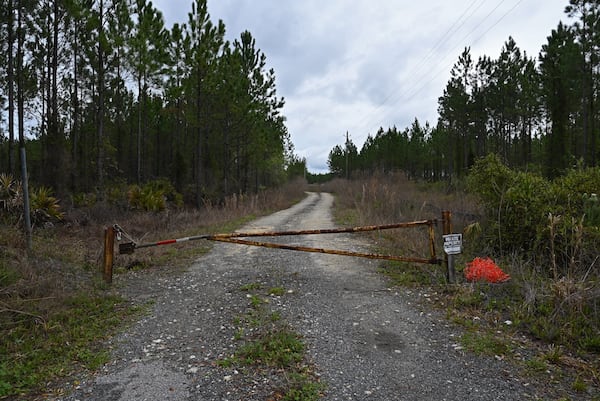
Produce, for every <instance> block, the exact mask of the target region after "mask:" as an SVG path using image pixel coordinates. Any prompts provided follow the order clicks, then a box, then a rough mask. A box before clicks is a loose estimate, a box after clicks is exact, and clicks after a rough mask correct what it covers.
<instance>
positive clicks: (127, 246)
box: [115, 220, 441, 264]
mask: <svg viewBox="0 0 600 401" xmlns="http://www.w3.org/2000/svg"><path fill="white" fill-rule="evenodd" d="M436 223H437V220H420V221H413V222H405V223H394V224H383V225H370V226H360V227H349V228H326V229H312V230H295V231H265V232H234V233H224V234H203V235H196V236H191V237H184V238H178V239H169V240H163V241H157V242H151V243H142V244H136V243H135V242H130V243H124V244H120V245H119V251H120V253H122V254H123V253H133V251H134V250H135V249H137V248H148V247H153V246H160V245H168V244H174V243H178V242H184V241H193V240H199V239H206V240H209V241H218V242H229V243H235V244H242V245H250V246H260V247H265V248H275V249H287V250H293V251H302V252H314V253H325V254H333V255H344V256H355V257H363V258H369V259H385V260H394V261H400V262H410V263H425V264H440V263H441V260H440V259H438V258H437V257H436V254H435V240H434V237H435V233H434V225H435V224H436ZM418 226H429V251H430V258H429V259H426V258H418V257H408V256H396V255H383V254H373V253H363V252H354V251H346V250H336V249H323V248H312V247H305V246H299V245H285V244H277V243H271V242H259V241H251V240H247V239H243V238H248V237H280V236H294V235H316V234H338V233H356V232H367V231H379V230H390V229H395V228H411V227H418ZM115 229H116V230H117V231H121V232H122V229H121V228H120V227H118V226H117V225H115Z"/></svg>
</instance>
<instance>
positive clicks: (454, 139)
mask: <svg viewBox="0 0 600 401" xmlns="http://www.w3.org/2000/svg"><path fill="white" fill-rule="evenodd" d="M565 13H566V14H567V15H568V17H570V18H571V19H572V20H573V21H574V22H573V23H572V24H571V25H566V24H563V23H562V22H560V23H559V24H558V26H557V28H556V29H554V30H552V32H551V34H550V35H549V36H548V37H547V43H545V44H544V45H543V46H542V49H541V51H540V53H539V56H538V58H537V59H536V58H532V57H530V56H529V55H527V54H526V53H525V52H522V51H521V50H520V49H519V47H518V45H517V43H516V42H515V40H514V39H513V38H512V37H509V38H508V40H507V41H506V42H505V44H504V46H503V47H502V49H501V52H500V55H499V56H498V58H496V59H493V58H491V57H489V56H485V55H484V56H481V57H479V58H478V59H477V61H475V60H474V59H473V55H472V54H471V50H470V48H468V47H467V48H465V49H464V51H463V52H462V53H461V54H460V56H459V57H458V61H457V62H456V63H455V64H454V66H453V67H452V70H451V72H450V73H451V77H450V80H449V81H448V83H447V84H446V87H445V89H444V91H443V94H442V95H441V96H440V97H439V99H438V113H439V118H438V121H437V124H436V125H435V126H430V125H429V123H426V124H421V123H420V122H419V121H418V119H415V120H414V122H413V123H412V125H411V126H410V127H407V128H405V129H404V130H399V129H397V128H396V127H391V128H388V129H387V130H384V129H383V128H380V129H379V131H378V132H377V133H376V134H375V135H374V136H373V135H369V136H368V137H367V139H366V141H365V143H364V145H363V146H362V148H361V149H360V151H359V150H358V148H357V147H356V145H354V144H353V143H352V141H351V140H348V141H347V142H346V143H345V144H344V145H337V146H335V147H334V148H333V149H332V150H331V151H330V153H329V159H328V164H329V168H330V171H331V172H332V173H334V174H337V175H339V176H347V175H350V174H351V173H352V172H355V171H372V170H394V169H401V170H404V171H406V172H407V173H408V174H409V175H410V176H412V177H414V178H420V179H427V180H438V179H448V178H450V177H460V176H463V175H465V174H466V173H467V172H468V170H469V168H470V167H471V166H472V165H473V163H474V162H475V160H477V159H478V158H480V157H483V156H485V155H487V154H489V153H495V154H497V155H499V156H501V157H502V159H503V160H504V161H505V162H506V163H507V164H508V165H509V166H511V167H515V168H520V169H529V170H534V171H538V172H540V173H543V174H545V175H546V176H547V177H549V178H554V177H556V176H560V175H561V174H563V173H564V172H565V171H566V170H567V169H569V168H572V167H574V166H585V167H594V166H597V165H598V159H599V157H600V143H599V140H598V136H599V133H598V130H599V128H600V113H599V111H600V108H599V107H598V104H599V100H600V98H599V95H598V89H599V88H600V76H599V71H600V3H599V2H597V1H590V0H570V1H569V3H568V5H567V6H566V7H565Z"/></svg>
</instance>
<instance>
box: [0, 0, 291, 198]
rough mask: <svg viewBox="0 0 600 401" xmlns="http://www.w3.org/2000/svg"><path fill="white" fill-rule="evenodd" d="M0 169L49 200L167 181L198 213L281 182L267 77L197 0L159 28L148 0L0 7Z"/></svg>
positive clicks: (279, 101) (285, 137)
mask: <svg viewBox="0 0 600 401" xmlns="http://www.w3.org/2000/svg"><path fill="white" fill-rule="evenodd" d="M0 10H1V11H0V152H1V155H2V156H1V157H0V172H7V173H10V174H12V175H14V176H18V171H19V167H18V165H19V163H18V161H19V152H18V149H19V148H24V149H26V151H27V166H28V169H29V173H30V177H31V180H32V181H33V182H35V183H37V184H39V185H44V186H48V187H52V188H53V189H54V190H55V191H56V192H57V193H58V194H59V195H64V194H70V193H71V194H72V193H81V192H96V193H98V194H99V195H101V194H102V193H104V192H105V191H106V190H107V188H110V186H111V185H114V184H115V183H122V182H127V183H138V184H140V183H143V182H146V181H149V180H152V179H157V178H166V179H168V180H169V181H170V182H172V183H173V185H174V186H175V188H176V189H177V190H178V191H180V192H181V193H184V194H186V195H187V196H188V198H189V199H191V200H192V201H194V202H196V203H198V204H200V202H201V201H202V199H204V198H206V197H209V198H217V199H218V198H221V197H223V196H225V195H227V194H231V193H236V192H249V191H255V190H258V189H259V188H261V187H264V186H271V185H275V184H277V183H279V182H281V181H282V180H283V179H285V174H286V163H288V161H289V160H290V159H291V158H293V155H292V153H293V146H292V144H291V142H290V138H289V134H288V132H287V129H286V126H285V117H284V116H283V115H282V114H281V109H282V107H283V105H284V99H283V98H281V97H278V96H277V92H276V85H275V73H274V71H273V70H272V69H268V68H267V65H266V56H265V54H264V53H263V52H262V51H261V50H260V49H259V48H258V47H257V45H256V41H255V39H254V38H253V36H252V34H251V33H250V32H248V31H246V32H242V33H241V34H240V36H239V38H238V39H236V40H234V41H233V42H232V43H231V42H229V41H226V40H225V25H224V24H223V22H222V21H218V22H217V23H213V22H212V21H211V19H210V15H209V13H208V10H207V2H206V0H195V1H194V3H193V4H192V9H191V11H190V12H189V14H188V20H187V22H185V23H181V24H180V23H176V24H174V25H173V26H172V27H171V28H170V29H169V28H167V27H166V26H165V23H164V19H163V16H162V13H161V12H160V11H159V10H158V9H156V8H155V7H154V6H153V5H152V3H151V2H149V1H147V0H39V1H37V0H36V1H31V0H0Z"/></svg>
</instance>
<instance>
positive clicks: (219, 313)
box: [56, 193, 541, 401]
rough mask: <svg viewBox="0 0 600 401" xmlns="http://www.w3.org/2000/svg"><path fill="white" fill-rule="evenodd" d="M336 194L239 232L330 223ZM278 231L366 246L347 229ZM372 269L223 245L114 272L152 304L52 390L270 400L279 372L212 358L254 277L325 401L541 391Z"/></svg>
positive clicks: (129, 399) (225, 346)
mask: <svg viewBox="0 0 600 401" xmlns="http://www.w3.org/2000/svg"><path fill="white" fill-rule="evenodd" d="M332 202H333V198H332V196H331V195H329V194H326V193H321V194H318V193H310V194H308V196H307V197H306V198H305V199H304V200H303V201H302V202H300V203H298V204H297V205H295V206H294V207H292V208H290V209H287V210H284V211H280V212H277V213H275V214H272V215H270V216H267V217H264V218H261V219H258V220H256V221H254V222H253V223H252V224H250V225H248V226H246V227H244V228H243V229H242V231H248V230H260V231H262V230H298V229H309V228H329V227H333V226H334V225H333V222H332V218H331V206H332ZM276 239H277V240H279V241H287V243H295V244H300V243H301V244H303V245H307V246H316V247H331V248H337V249H352V250H362V251H367V250H368V249H367V246H368V244H366V243H364V242H362V240H360V239H359V237H357V236H352V235H349V234H340V235H314V236H306V237H295V238H289V237H287V238H286V237H278V238H276ZM190 246H193V245H190ZM376 269H377V262H376V261H369V260H366V259H359V258H351V257H345V256H336V255H325V254H311V253H302V252H294V251H283V250H274V249H265V248H256V247H248V246H244V245H234V244H218V243H217V244H215V246H214V247H213V248H212V250H211V251H210V252H209V253H208V254H207V255H205V256H204V257H202V258H201V259H199V260H198V261H197V262H196V263H194V264H193V265H192V266H190V267H189V268H188V269H186V270H185V271H178V272H175V271H162V272H160V273H156V274H155V273H153V274H148V273H146V272H136V273H134V272H131V273H127V278H125V277H122V276H118V277H116V280H117V281H118V280H121V281H122V283H121V284H120V285H119V284H118V283H116V284H115V285H116V286H117V287H118V291H120V292H122V293H123V294H124V295H126V296H128V297H131V298H132V299H134V300H136V302H145V301H152V306H151V311H150V313H149V314H147V315H146V316H145V317H143V318H142V319H141V320H140V321H138V322H136V323H135V324H133V325H132V326H131V327H129V328H128V329H127V330H126V331H125V332H123V333H121V334H119V335H118V336H116V337H115V338H113V339H112V340H111V341H110V344H109V346H111V348H112V350H113V360H112V362H111V363H109V364H107V365H106V366H105V367H104V368H103V369H102V370H101V371H100V372H98V373H97V374H96V375H94V376H93V377H91V378H88V379H86V380H83V381H81V382H80V383H77V385H76V387H75V388H74V389H70V390H69V392H70V393H69V395H67V396H64V397H62V398H56V399H57V400H69V401H74V400H93V401H95V400H98V401H100V400H102V401H137V400H139V401H141V400H178V401H179V400H263V401H264V400H268V399H274V398H271V397H273V394H274V389H276V388H277V386H279V385H280V384H281V383H280V379H278V378H277V376H276V375H275V373H277V372H272V371H269V370H268V369H264V370H262V371H261V370H257V371H254V372H245V371H243V370H242V369H239V368H224V367H220V366H218V365H217V364H216V363H215V362H216V361H217V360H218V359H220V358H223V357H226V356H228V355H231V354H232V353H233V352H234V351H235V349H236V347H239V341H238V340H236V332H237V331H238V330H239V327H237V324H236V322H237V321H238V320H239V316H242V315H244V313H247V310H248V308H249V301H248V294H247V293H245V292H244V291H240V288H241V287H242V286H245V285H248V284H252V283H261V285H262V286H264V288H272V287H278V288H284V289H285V294H283V295H281V296H277V297H275V296H271V297H270V301H269V304H268V307H269V308H271V309H272V310H274V311H277V312H279V313H280V314H281V316H282V317H283V319H285V320H286V321H287V322H288V323H289V325H290V326H291V327H292V328H293V330H294V331H296V332H297V333H299V334H301V335H302V338H303V341H304V343H305V345H306V349H307V359H308V361H307V362H308V363H310V364H311V366H313V368H314V370H315V371H316V373H317V374H318V375H319V376H320V379H321V380H322V381H323V382H324V383H325V384H326V389H325V392H324V396H323V399H324V400H436V401H441V400H460V401H464V400H524V399H538V398H537V397H538V396H540V393H539V392H540V391H541V390H540V389H539V388H537V387H536V386H534V385H533V384H530V383H527V381H526V380H523V379H521V378H519V376H518V374H517V373H516V371H515V369H514V368H513V367H512V366H511V365H510V364H508V363H506V362H504V361H502V360H497V359H494V358H490V357H478V356H476V355H473V354H471V353H468V352H466V351H464V350H463V349H462V347H460V346H459V345H458V344H459V336H460V331H459V329H458V328H455V327H453V326H452V325H450V324H449V323H448V322H447V321H446V320H445V319H444V318H443V316H441V315H439V314H438V313H436V312H433V311H430V310H427V308H426V307H425V306H423V304H422V303H421V302H419V298H420V297H423V296H425V295H424V294H419V293H418V291H412V292H411V291H408V290H406V289H401V288H389V286H388V284H387V282H386V279H385V277H383V276H382V275H381V274H379V273H377V271H376ZM125 281H126V282H125ZM279 377H280V375H279ZM278 381H279V382H278Z"/></svg>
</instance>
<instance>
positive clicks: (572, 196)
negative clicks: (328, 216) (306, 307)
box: [324, 155, 600, 399]
mask: <svg viewBox="0 0 600 401" xmlns="http://www.w3.org/2000/svg"><path fill="white" fill-rule="evenodd" d="M324 188H325V189H324V190H328V191H331V192H333V193H334V194H335V195H336V198H335V207H336V211H335V213H336V216H337V219H338V223H339V224H343V225H369V224H383V223H392V222H396V221H414V220H421V219H434V218H438V219H439V218H440V217H441V211H442V210H450V211H452V217H453V231H454V232H457V233H462V234H463V253H462V254H461V255H457V257H456V258H455V259H456V269H457V277H458V283H457V284H455V285H447V284H446V277H445V270H444V268H443V267H439V266H435V265H434V266H430V265H414V264H407V263H397V262H384V263H382V268H381V270H382V271H383V272H384V274H386V275H388V276H389V278H390V281H391V282H392V283H393V284H394V285H401V286H406V287H410V288H411V289H413V290H414V289H416V291H417V292H418V293H420V294H422V299H423V300H424V302H427V303H429V304H430V305H431V306H433V307H435V308H439V309H440V310H442V311H445V313H446V314H447V316H448V318H449V320H451V321H453V322H455V323H457V324H460V325H461V326H463V327H464V329H465V334H464V335H463V336H462V340H461V344H462V345H461V346H462V347H463V348H465V349H468V350H471V351H473V352H476V353H481V354H484V355H490V356H491V357H495V358H500V359H510V360H512V361H515V362H516V363H517V364H518V365H519V366H521V367H522V368H523V371H524V372H525V373H524V374H532V375H535V376H536V377H537V378H538V379H540V380H548V381H549V382H550V383H551V384H552V386H550V387H553V388H556V392H557V394H559V396H563V397H567V399H568V398H570V396H569V394H573V393H575V394H579V395H586V396H587V395H591V397H592V398H593V397H594V396H595V397H596V398H594V399H600V398H598V396H597V395H594V394H599V390H598V389H600V362H599V360H600V358H599V355H600V348H599V347H598V343H599V342H600V273H599V270H598V262H599V261H598V255H597V250H598V249H600V246H599V244H600V243H599V242H598V240H599V238H600V236H599V233H600V231H598V230H599V221H598V220H597V216H598V210H599V208H600V205H599V204H598V202H597V199H596V197H597V195H595V191H597V190H598V188H600V170H598V169H597V168H596V169H578V170H573V171H570V172H568V173H567V174H566V175H565V176H563V177H561V178H558V179H555V180H553V181H548V180H546V179H544V178H542V177H540V176H537V175H535V174H533V173H525V172H516V171H513V170H510V169H509V168H507V167H505V166H504V165H503V164H502V163H501V162H500V161H499V159H498V158H497V157H496V156H493V155H492V156H488V157H487V158H485V159H482V160H481V161H479V162H477V163H476V164H475V166H474V167H473V169H472V170H471V174H470V175H469V176H468V179H467V180H466V181H465V182H456V181H455V182H453V184H452V185H449V184H439V183H437V184H423V183H415V182H412V181H409V180H407V179H406V178H405V177H404V175H403V174H400V173H388V174H383V173H382V174H375V175H371V176H365V177H354V179H352V180H349V181H346V180H334V181H332V182H331V183H329V184H328V185H326V186H325V187H324ZM423 231H425V230H423ZM437 232H438V234H439V233H440V232H441V226H439V227H438V229H437ZM438 237H441V235H438ZM371 240H372V242H373V243H374V247H375V248H376V249H377V250H380V249H383V250H387V252H388V253H395V254H400V255H406V256H420V257H427V256H428V253H427V252H428V246H427V243H428V239H427V233H426V232H420V231H419V229H414V230H412V229H411V230H392V231H387V232H384V231H382V232H375V233H373V234H372V235H371ZM441 245H442V244H441V241H438V242H437V243H436V249H437V250H442V249H443V248H442V246H441ZM441 252H442V251H441ZM439 256H440V255H438V257H439ZM484 256H485V257H491V258H493V259H494V260H495V261H496V262H497V264H498V265H499V266H500V267H501V268H502V269H503V270H504V271H505V272H506V273H508V274H509V275H510V276H511V279H510V280H509V281H507V282H505V283H501V284H489V283H482V282H475V283H472V282H467V281H466V279H465V278H464V277H463V275H462V273H463V270H464V268H465V266H466V264H467V263H468V262H470V261H472V260H473V259H474V258H475V257H484ZM542 365H543V367H544V368H545V369H543V370H542V369H538V368H539V367H540V366H542ZM536 366H537V368H536ZM558 383H560V385H559V384H558Z"/></svg>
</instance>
